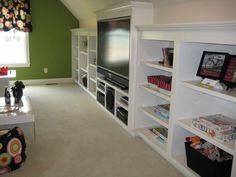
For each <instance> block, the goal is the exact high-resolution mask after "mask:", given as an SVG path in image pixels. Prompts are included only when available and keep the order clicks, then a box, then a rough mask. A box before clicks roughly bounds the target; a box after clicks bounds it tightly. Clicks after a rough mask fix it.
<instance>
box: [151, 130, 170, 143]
mask: <svg viewBox="0 0 236 177" xmlns="http://www.w3.org/2000/svg"><path fill="white" fill-rule="evenodd" d="M149 131H150V132H151V133H152V134H153V135H154V137H155V139H156V140H157V141H158V142H160V143H161V144H166V142H167V137H168V129H167V128H165V127H156V128H150V129H149Z"/></svg>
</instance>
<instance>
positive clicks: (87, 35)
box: [71, 28, 97, 98]
mask: <svg viewBox="0 0 236 177" xmlns="http://www.w3.org/2000/svg"><path fill="white" fill-rule="evenodd" d="M71 34H72V78H73V80H74V81H75V82H76V83H77V84H79V85H80V86H81V87H82V88H83V89H84V90H86V91H87V92H88V93H89V94H90V95H92V96H93V97H94V98H96V82H97V81H96V78H97V61H96V56H97V52H96V50H97V47H96V29H88V28H79V29H72V30H71ZM85 78H86V79H85Z"/></svg>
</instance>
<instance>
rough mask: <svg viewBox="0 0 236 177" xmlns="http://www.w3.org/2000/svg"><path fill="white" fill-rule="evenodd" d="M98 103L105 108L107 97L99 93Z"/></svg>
mask: <svg viewBox="0 0 236 177" xmlns="http://www.w3.org/2000/svg"><path fill="white" fill-rule="evenodd" d="M97 101H98V102H99V103H101V104H102V105H103V106H105V95H104V94H103V93H101V92H99V91H98V92H97Z"/></svg>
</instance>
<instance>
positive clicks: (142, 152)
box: [4, 84, 183, 177]
mask: <svg viewBox="0 0 236 177" xmlns="http://www.w3.org/2000/svg"><path fill="white" fill-rule="evenodd" d="M24 95H28V96H30V97H31V101H32V104H33V109H34V112H35V115H36V128H37V130H36V131H37V139H36V141H35V142H33V141H32V140H31V141H30V143H29V145H28V147H27V155H28V157H27V161H26V163H25V165H24V166H23V167H22V168H21V169H19V170H16V171H15V172H11V173H8V174H5V175H4V176H5V177H182V176H183V175H182V174H181V173H180V172H179V171H177V170H176V169H175V168H174V167H173V166H171V165H170V164H169V163H168V162H167V161H166V160H164V159H163V158H162V157H161V156H159V155H158V154H157V153H156V152H154V151H153V150H152V149H150V148H149V147H148V146H147V145H146V144H145V143H144V142H143V141H142V140H141V139H139V138H137V137H132V136H131V135H130V134H129V133H128V132H127V131H125V130H124V129H123V128H122V127H120V126H119V125H118V124H117V123H116V122H115V121H114V120H112V119H111V118H110V116H109V115H107V113H106V112H104V111H103V110H102V109H101V107H100V106H99V105H98V104H97V103H96V102H95V100H94V99H93V98H91V97H90V96H89V95H88V94H87V93H86V92H84V91H83V90H82V89H80V88H79V87H78V86H77V85H73V84H71V85H70V84H68V85H44V86H27V87H26V89H25V90H24ZM27 127H28V126H27Z"/></svg>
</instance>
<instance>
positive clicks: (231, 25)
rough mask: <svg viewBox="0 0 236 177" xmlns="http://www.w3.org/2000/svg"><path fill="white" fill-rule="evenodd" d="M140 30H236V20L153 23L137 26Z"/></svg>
mask: <svg viewBox="0 0 236 177" xmlns="http://www.w3.org/2000/svg"><path fill="white" fill-rule="evenodd" d="M136 28H137V30H139V31H144V30H145V31H184V30H192V31H201V30H214V31H216V30H236V21H223V22H204V23H179V24H178V23H176V24H153V25H139V26H136Z"/></svg>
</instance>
